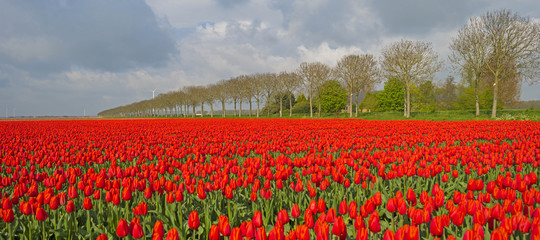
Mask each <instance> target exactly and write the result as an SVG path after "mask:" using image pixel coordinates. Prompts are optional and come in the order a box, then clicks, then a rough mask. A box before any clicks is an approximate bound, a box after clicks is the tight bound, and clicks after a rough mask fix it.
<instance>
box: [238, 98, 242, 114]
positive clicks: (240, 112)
mask: <svg viewBox="0 0 540 240" xmlns="http://www.w3.org/2000/svg"><path fill="white" fill-rule="evenodd" d="M238 117H242V99H240V111H238Z"/></svg>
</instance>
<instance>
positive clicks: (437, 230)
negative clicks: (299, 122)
mask: <svg viewBox="0 0 540 240" xmlns="http://www.w3.org/2000/svg"><path fill="white" fill-rule="evenodd" d="M443 230H444V223H443V219H442V218H441V217H440V216H436V217H434V218H433V219H432V220H431V223H430V225H429V231H430V232H431V235H433V236H442V234H443Z"/></svg>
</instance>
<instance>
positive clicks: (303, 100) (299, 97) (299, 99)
mask: <svg viewBox="0 0 540 240" xmlns="http://www.w3.org/2000/svg"><path fill="white" fill-rule="evenodd" d="M307 101H308V100H307V98H306V96H305V95H304V94H300V96H298V99H296V102H307Z"/></svg>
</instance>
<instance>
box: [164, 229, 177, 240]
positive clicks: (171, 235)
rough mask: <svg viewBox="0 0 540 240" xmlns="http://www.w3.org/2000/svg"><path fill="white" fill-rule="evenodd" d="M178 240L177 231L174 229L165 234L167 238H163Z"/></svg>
mask: <svg viewBox="0 0 540 240" xmlns="http://www.w3.org/2000/svg"><path fill="white" fill-rule="evenodd" d="M162 238H163V237H162ZM179 239H180V237H179V235H178V230H176V228H171V230H169V232H167V237H166V238H165V240H179Z"/></svg>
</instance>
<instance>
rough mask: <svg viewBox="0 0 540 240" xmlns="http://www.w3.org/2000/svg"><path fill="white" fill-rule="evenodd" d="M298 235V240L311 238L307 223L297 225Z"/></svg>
mask: <svg viewBox="0 0 540 240" xmlns="http://www.w3.org/2000/svg"><path fill="white" fill-rule="evenodd" d="M296 236H297V239H298V240H310V235H309V228H308V227H307V226H306V225H299V226H297V227H296Z"/></svg>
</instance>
